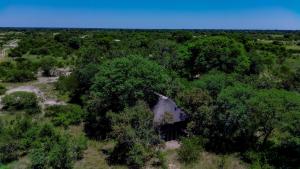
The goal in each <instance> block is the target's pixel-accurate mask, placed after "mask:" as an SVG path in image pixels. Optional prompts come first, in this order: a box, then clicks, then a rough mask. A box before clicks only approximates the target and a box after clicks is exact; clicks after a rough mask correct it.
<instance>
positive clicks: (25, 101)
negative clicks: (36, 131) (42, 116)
mask: <svg viewBox="0 0 300 169" xmlns="http://www.w3.org/2000/svg"><path fill="white" fill-rule="evenodd" d="M2 104H3V105H4V107H3V109H4V110H8V111H14V110H25V111H26V112H28V113H29V114H35V113H39V112H40V107H39V104H38V98H37V96H36V95H35V94H34V93H29V92H15V93H12V94H9V95H6V96H4V97H3V99H2Z"/></svg>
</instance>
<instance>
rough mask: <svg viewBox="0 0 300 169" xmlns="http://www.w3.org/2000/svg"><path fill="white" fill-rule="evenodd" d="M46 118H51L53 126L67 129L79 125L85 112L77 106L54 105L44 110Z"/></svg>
mask: <svg viewBox="0 0 300 169" xmlns="http://www.w3.org/2000/svg"><path fill="white" fill-rule="evenodd" d="M46 116H49V117H52V122H53V123H54V124H55V125H57V126H64V127H67V126H69V125H74V124H79V123H80V122H81V121H82V119H83V118H84V116H85V111H84V110H83V109H82V108H81V107H80V106H78V105H73V104H69V105H56V106H51V107H48V108H47V109H46Z"/></svg>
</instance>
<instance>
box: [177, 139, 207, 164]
mask: <svg viewBox="0 0 300 169" xmlns="http://www.w3.org/2000/svg"><path fill="white" fill-rule="evenodd" d="M202 147H203V141H202V139H201V138H198V137H191V138H183V139H182V140H181V147H180V149H179V150H178V156H179V159H180V161H182V162H184V163H192V162H195V161H196V160H198V159H199V157H200V153H201V152H202V151H203V148H202Z"/></svg>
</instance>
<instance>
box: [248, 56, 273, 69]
mask: <svg viewBox="0 0 300 169" xmlns="http://www.w3.org/2000/svg"><path fill="white" fill-rule="evenodd" d="M250 61H251V65H250V71H251V72H253V73H261V72H263V71H265V70H267V69H271V68H272V67H273V66H274V64H275V63H276V57H275V55H274V54H272V53H270V52H264V51H255V52H253V53H251V54H250Z"/></svg>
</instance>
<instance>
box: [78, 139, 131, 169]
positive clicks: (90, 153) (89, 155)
mask: <svg viewBox="0 0 300 169" xmlns="http://www.w3.org/2000/svg"><path fill="white" fill-rule="evenodd" d="M113 146H114V143H113V142H99V141H89V142H88V149H87V150H86V151H85V152H84V155H83V159H82V160H80V161H77V162H76V163H75V166H74V169H127V167H125V166H110V165H109V164H108V163H107V161H106V158H107V156H106V155H105V154H103V152H102V150H103V149H109V148H112V147H113Z"/></svg>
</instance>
